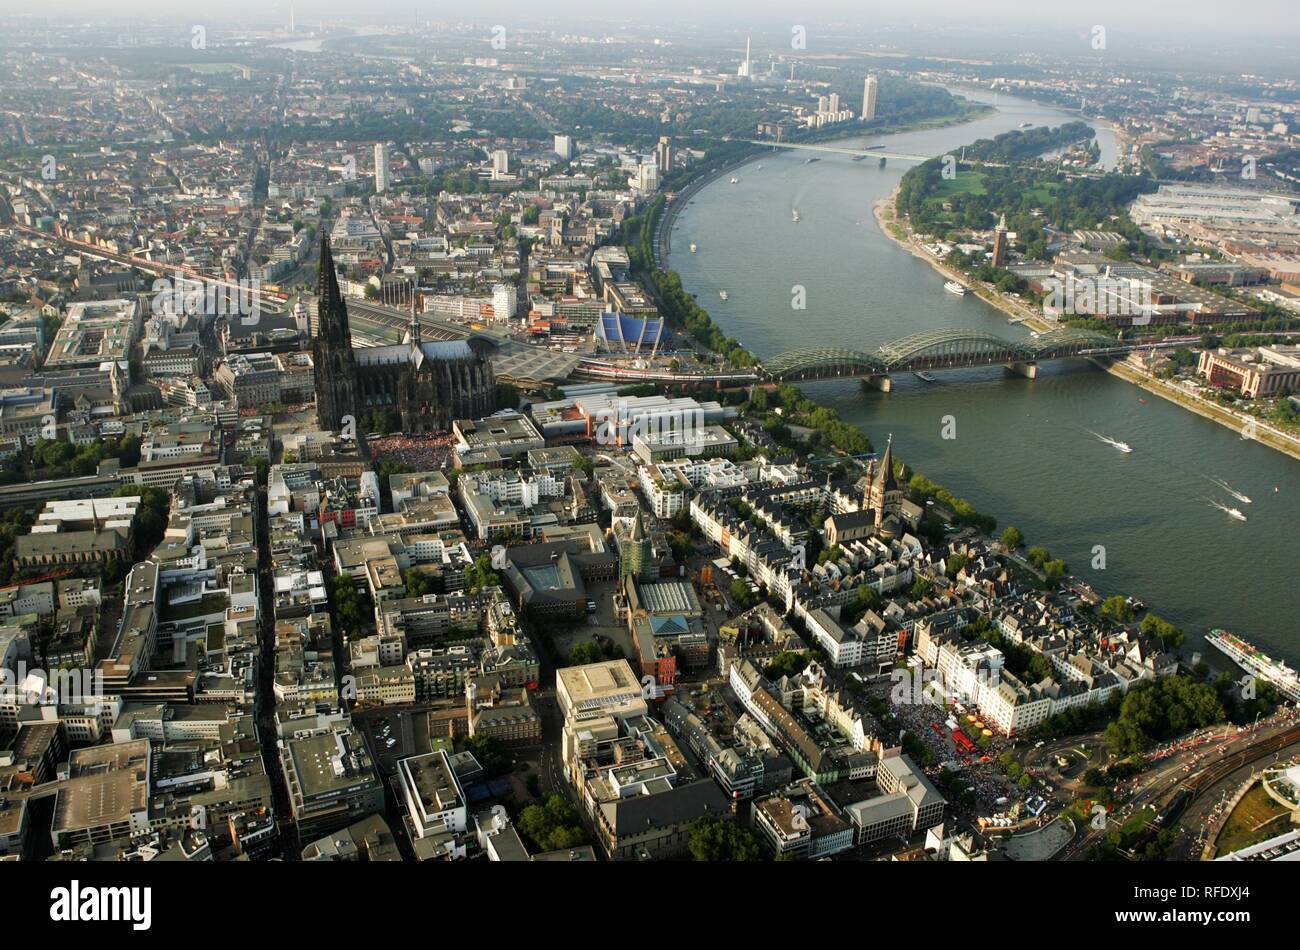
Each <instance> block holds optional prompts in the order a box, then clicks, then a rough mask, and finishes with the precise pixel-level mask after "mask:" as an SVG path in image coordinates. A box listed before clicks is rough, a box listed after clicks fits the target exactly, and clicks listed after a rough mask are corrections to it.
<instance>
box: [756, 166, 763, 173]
mask: <svg viewBox="0 0 1300 950" xmlns="http://www.w3.org/2000/svg"><path fill="white" fill-rule="evenodd" d="M762 170H763V166H762V165H755V166H754V171H756V172H761V171H762Z"/></svg>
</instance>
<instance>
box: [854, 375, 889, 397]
mask: <svg viewBox="0 0 1300 950" xmlns="http://www.w3.org/2000/svg"><path fill="white" fill-rule="evenodd" d="M862 381H863V382H864V383H866V384H867V385H868V386H874V387H875V388H876V389H879V390H880V391H881V392H882V393H887V392H890V391H892V390H893V388H894V381H893V380H892V379H891V378H890V377H889V374H888V373H880V374H879V375H876V376H864V377H862Z"/></svg>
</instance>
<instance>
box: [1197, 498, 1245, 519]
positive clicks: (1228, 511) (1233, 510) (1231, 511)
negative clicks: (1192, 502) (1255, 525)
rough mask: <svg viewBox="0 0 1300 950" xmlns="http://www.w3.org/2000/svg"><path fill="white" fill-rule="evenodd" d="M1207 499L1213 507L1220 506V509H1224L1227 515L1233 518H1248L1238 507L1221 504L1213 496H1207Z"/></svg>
mask: <svg viewBox="0 0 1300 950" xmlns="http://www.w3.org/2000/svg"><path fill="white" fill-rule="evenodd" d="M1205 500H1206V501H1208V502H1209V503H1210V504H1211V505H1212V506H1213V507H1215V508H1218V509H1219V510H1220V511H1222V512H1223V513H1224V514H1225V515H1228V516H1229V517H1231V518H1236V519H1237V520H1238V521H1245V520H1246V516H1245V515H1243V514H1242V513H1241V512H1240V511H1238V510H1237V509H1236V508H1229V507H1228V506H1227V505H1221V504H1219V503H1218V502H1217V501H1215V500H1214V499H1213V498H1207V499H1205Z"/></svg>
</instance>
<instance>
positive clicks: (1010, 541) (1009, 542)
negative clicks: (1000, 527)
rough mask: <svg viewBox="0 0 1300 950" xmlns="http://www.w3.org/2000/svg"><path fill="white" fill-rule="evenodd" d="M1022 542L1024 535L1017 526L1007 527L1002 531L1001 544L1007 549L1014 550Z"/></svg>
mask: <svg viewBox="0 0 1300 950" xmlns="http://www.w3.org/2000/svg"><path fill="white" fill-rule="evenodd" d="M1024 543H1025V536H1024V535H1023V534H1022V533H1021V532H1020V529H1019V528H1014V527H1008V528H1007V529H1006V530H1005V531H1003V532H1002V544H1003V545H1004V546H1005V547H1006V548H1007V550H1008V551H1014V550H1015V549H1016V548H1018V547H1020V545H1022V544H1024Z"/></svg>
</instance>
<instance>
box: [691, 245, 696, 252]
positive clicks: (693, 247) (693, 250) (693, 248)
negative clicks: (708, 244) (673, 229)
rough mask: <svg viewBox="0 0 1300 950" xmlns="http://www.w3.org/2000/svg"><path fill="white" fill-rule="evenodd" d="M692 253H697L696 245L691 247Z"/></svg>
mask: <svg viewBox="0 0 1300 950" xmlns="http://www.w3.org/2000/svg"><path fill="white" fill-rule="evenodd" d="M691 253H692V254H694V253H695V245H694V244H692V245H691Z"/></svg>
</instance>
